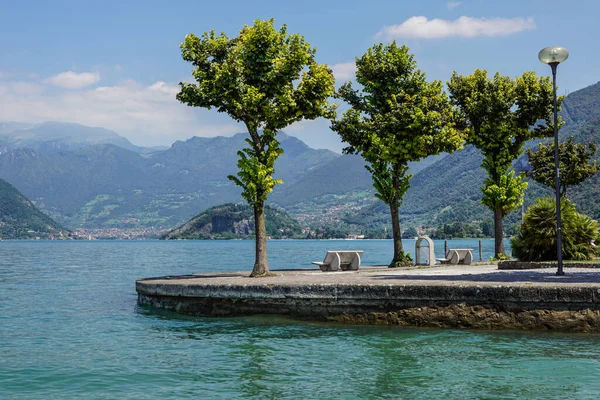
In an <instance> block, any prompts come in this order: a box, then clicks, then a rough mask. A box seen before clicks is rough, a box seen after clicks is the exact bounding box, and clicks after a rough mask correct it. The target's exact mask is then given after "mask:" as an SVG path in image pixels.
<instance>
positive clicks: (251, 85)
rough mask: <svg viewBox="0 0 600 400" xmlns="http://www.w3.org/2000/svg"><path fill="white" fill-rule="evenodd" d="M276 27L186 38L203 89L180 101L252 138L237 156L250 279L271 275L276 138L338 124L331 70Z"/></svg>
mask: <svg viewBox="0 0 600 400" xmlns="http://www.w3.org/2000/svg"><path fill="white" fill-rule="evenodd" d="M273 25H274V20H273V19H271V20H269V21H261V20H256V21H254V25H253V26H244V28H243V29H242V30H241V31H240V34H239V35H238V36H237V37H235V38H232V39H230V38H229V37H227V36H226V35H225V34H224V33H221V34H220V35H216V34H215V31H214V30H212V31H210V32H205V33H204V34H202V36H201V37H197V36H195V35H193V34H188V35H187V36H186V37H185V41H184V42H183V43H182V44H181V52H182V56H183V59H184V60H186V61H189V62H190V63H192V65H193V66H194V69H193V71H192V75H193V77H194V79H195V80H196V82H197V83H195V84H192V83H180V86H181V91H180V92H179V94H178V95H177V99H178V100H179V101H181V102H183V103H185V104H187V105H189V106H194V107H204V108H208V109H211V108H213V107H215V108H216V109H217V111H219V112H224V113H227V114H228V115H229V116H230V117H231V118H233V119H234V120H235V121H237V122H242V123H244V125H245V126H246V128H247V130H248V134H249V135H250V138H248V139H246V142H247V143H248V147H247V148H245V149H243V150H242V151H240V152H239V153H238V155H239V161H238V168H239V173H238V176H237V177H235V176H230V177H229V178H230V179H231V180H233V181H234V182H235V183H236V184H237V185H238V186H240V187H241V188H242V189H243V192H242V196H243V197H244V199H246V201H247V202H248V203H249V204H250V205H251V206H252V207H253V209H254V214H255V221H256V231H255V233H256V260H255V263H254V269H253V271H252V276H261V275H266V274H268V273H269V266H268V262H267V246H266V228H265V218H264V203H265V200H266V199H267V195H268V194H269V193H271V191H272V190H273V187H274V186H275V185H277V184H278V183H282V182H281V180H278V179H274V178H273V172H274V164H275V161H276V160H277V157H278V156H279V155H280V154H281V153H282V149H281V148H280V147H279V142H278V140H277V139H276V135H277V132H278V131H279V130H281V129H283V128H285V127H286V126H288V125H290V124H292V123H294V122H298V121H301V120H304V119H308V120H311V119H315V118H318V117H326V118H329V119H331V118H334V117H335V107H334V106H332V105H330V104H329V101H328V99H329V97H330V96H332V95H333V92H334V78H333V74H332V72H331V70H330V69H329V68H328V67H327V65H324V64H318V63H317V62H316V61H315V52H316V50H315V49H314V48H312V47H311V46H310V45H309V44H308V43H307V42H306V41H305V39H304V37H303V36H301V35H298V34H291V35H288V33H287V28H286V26H285V25H283V26H282V27H281V29H279V30H276V29H275V27H274V26H273Z"/></svg>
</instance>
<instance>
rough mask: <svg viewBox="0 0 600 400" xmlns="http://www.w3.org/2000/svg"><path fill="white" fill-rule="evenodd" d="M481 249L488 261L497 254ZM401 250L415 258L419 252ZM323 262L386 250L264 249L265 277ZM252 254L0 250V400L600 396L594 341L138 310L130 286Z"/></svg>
mask: <svg viewBox="0 0 600 400" xmlns="http://www.w3.org/2000/svg"><path fill="white" fill-rule="evenodd" d="M483 244H484V258H489V256H490V255H491V252H492V250H491V249H493V241H491V240H486V241H484V242H483ZM405 246H406V248H407V249H409V250H413V251H414V241H405ZM449 247H450V248H459V247H460V248H463V247H471V248H474V249H477V241H449ZM327 249H361V250H364V251H365V254H364V258H363V263H364V264H385V263H387V262H389V259H390V254H391V251H392V242H391V241H385V240H374V241H344V240H341V241H270V242H269V243H268V250H269V261H270V266H271V268H272V269H277V268H299V267H310V261H315V260H319V259H322V258H323V255H324V254H325V251H326V250H327ZM485 249H487V250H485ZM253 251H254V243H253V242H251V241H198V242H192V241H187V242H184V241H177V242H158V241H147V242H142V241H139V242H136V241H130V242H127V241H114V242H113V241H105V242H103V241H96V242H94V241H92V242H20V241H15V242H13V241H5V242H0V398H2V399H21V398H23V399H25V398H29V399H70V398H77V399H81V398H85V399H143V398H149V399H150V398H151V399H154V398H169V399H171V398H178V399H179V398H203V399H204V398H206V399H231V398H261V399H262V398H273V399H277V398H297V399H313V398H331V399H337V398H343V399H363V398H369V399H372V398H390V399H397V398H403V399H407V398H429V399H437V398H444V399H465V398H499V399H500V398H501V399H507V398H519V399H520V398H544V399H596V398H598V397H599V396H600V336H598V335H583V334H557V333H554V334H551V333H522V332H482V331H478V332H473V331H458V330H434V329H416V328H400V327H369V326H345V325H332V324H323V323H311V322H304V321H296V320H292V319H287V318H282V317H248V318H227V319H221V318H197V317H185V316H178V315H176V314H173V313H168V312H164V311H160V310H152V309H148V308H142V307H138V306H137V303H136V300H137V298H136V293H135V280H136V279H140V278H143V277H152V276H160V275H167V274H187V273H193V272H208V271H230V270H243V269H250V267H251V265H252V263H253V260H254V255H253ZM436 252H437V253H438V254H437V255H438V257H441V255H442V254H441V253H443V242H436ZM475 253H476V252H475ZM475 259H478V255H476V256H475Z"/></svg>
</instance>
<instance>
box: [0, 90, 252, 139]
mask: <svg viewBox="0 0 600 400" xmlns="http://www.w3.org/2000/svg"><path fill="white" fill-rule="evenodd" d="M177 92H178V87H177V86H174V85H170V84H168V83H166V82H161V81H159V82H156V83H154V84H151V85H142V84H140V83H138V82H136V81H133V80H127V81H123V82H120V83H119V84H117V85H114V86H101V87H97V88H86V89H82V90H77V91H73V90H65V89H57V90H44V86H43V85H39V84H36V83H31V82H0V121H21V122H33V123H36V122H43V121H64V122H75V123H80V124H84V125H89V126H101V127H104V128H108V129H112V130H115V131H116V132H118V133H120V134H122V135H123V136H126V137H128V138H130V139H131V140H132V142H133V143H136V144H143V145H158V144H162V145H166V144H171V143H173V142H174V141H175V140H178V139H187V138H190V137H192V136H219V135H232V134H234V133H237V132H242V131H244V129H243V127H242V126H240V125H238V124H236V123H235V122H233V121H232V120H231V119H230V118H228V117H227V116H226V115H224V114H221V113H217V112H215V110H214V109H213V110H210V111H209V110H204V109H200V108H196V107H188V106H186V105H183V104H181V103H180V102H178V101H177V100H176V99H175V94H176V93H177Z"/></svg>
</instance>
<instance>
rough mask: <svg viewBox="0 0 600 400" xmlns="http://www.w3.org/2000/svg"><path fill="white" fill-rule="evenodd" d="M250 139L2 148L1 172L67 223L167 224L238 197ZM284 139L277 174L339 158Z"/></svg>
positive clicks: (298, 174)
mask: <svg viewBox="0 0 600 400" xmlns="http://www.w3.org/2000/svg"><path fill="white" fill-rule="evenodd" d="M244 138H245V135H243V134H238V135H235V136H233V137H216V138H198V137H194V138H191V139H189V140H186V141H178V142H176V143H174V144H173V146H171V148H169V149H167V150H164V151H158V152H155V153H152V154H140V153H139V152H135V151H131V150H127V149H125V148H123V147H120V146H116V145H113V144H95V145H88V146H84V147H76V148H70V149H68V150H60V151H52V152H47V151H37V150H34V149H31V148H17V149H8V150H7V151H5V152H3V153H2V154H0V177H3V178H5V179H6V180H8V181H9V182H11V183H13V184H14V185H15V186H16V187H17V188H18V189H19V190H21V191H22V192H23V193H24V194H25V195H26V196H28V197H29V198H30V199H32V201H34V203H35V204H36V205H37V206H38V207H39V208H40V209H41V210H43V211H44V212H46V213H47V214H48V215H50V216H51V217H53V218H54V219H56V220H57V221H59V222H60V223H62V224H64V225H66V226H70V227H73V228H79V227H87V228H99V227H103V228H137V227H152V226H154V227H163V228H166V227H172V226H174V225H176V224H178V223H181V222H183V221H185V220H186V219H188V218H190V217H191V216H192V215H194V214H196V213H197V212H198V211H200V210H204V209H206V208H208V207H211V206H214V205H217V204H222V203H223V202H235V201H239V200H240V193H241V191H240V189H239V188H238V187H237V186H235V185H234V184H233V183H232V182H231V181H229V180H228V179H227V176H228V175H232V174H236V173H237V166H236V164H237V151H238V150H239V149H241V148H242V147H243V146H244V145H245V142H244ZM280 140H281V143H282V147H283V148H284V150H285V152H286V153H285V154H284V155H282V156H281V157H280V159H279V160H278V161H277V163H276V169H277V172H276V176H277V177H281V178H283V179H284V181H285V182H286V184H290V185H291V184H293V182H296V181H298V180H299V179H300V178H302V177H303V176H304V175H305V174H307V173H308V172H310V171H311V170H312V169H314V168H318V167H320V166H322V165H325V164H327V163H328V162H330V161H332V160H334V159H336V158H338V157H340V156H339V154H336V153H334V152H331V151H328V150H314V149H311V148H309V147H308V146H306V145H305V144H304V143H303V142H301V141H300V140H298V139H296V138H293V137H291V136H287V135H285V134H281V135H280ZM0 150H1V146H0ZM0 152H1V151H0Z"/></svg>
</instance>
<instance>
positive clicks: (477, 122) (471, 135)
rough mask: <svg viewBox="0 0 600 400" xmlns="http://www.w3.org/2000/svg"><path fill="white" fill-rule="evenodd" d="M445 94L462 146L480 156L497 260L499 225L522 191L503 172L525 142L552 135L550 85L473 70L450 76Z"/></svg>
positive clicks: (523, 185)
mask: <svg viewBox="0 0 600 400" xmlns="http://www.w3.org/2000/svg"><path fill="white" fill-rule="evenodd" d="M448 90H449V92H450V100H451V102H452V103H453V104H454V105H455V106H456V107H457V111H458V116H459V118H458V121H459V126H460V127H461V128H462V129H463V130H464V133H465V136H466V141H467V143H469V144H472V145H474V146H475V147H477V148H478V149H479V150H481V153H482V155H483V161H482V164H481V166H482V167H483V168H484V169H485V170H486V171H487V173H488V178H487V179H486V180H485V181H484V187H482V188H481V190H482V192H483V198H482V203H483V204H484V205H486V206H487V207H489V208H490V209H491V210H493V212H494V231H495V234H494V236H495V257H502V256H504V255H505V254H504V242H503V240H502V239H503V229H502V219H503V218H504V217H505V216H506V214H508V213H509V212H510V211H512V210H514V209H516V208H517V207H518V206H519V205H520V204H522V201H523V200H522V199H523V193H524V190H525V188H526V187H527V184H526V183H525V182H523V181H522V179H523V178H522V177H521V176H516V177H515V176H514V174H513V172H509V171H510V169H511V166H512V163H513V161H514V160H515V159H516V158H517V157H518V156H519V155H520V154H521V153H522V151H523V145H524V144H525V142H526V141H528V140H530V139H533V138H540V137H549V136H552V134H553V131H554V130H553V129H554V128H553V118H552V117H553V97H554V96H553V94H554V91H553V87H552V83H551V81H550V78H548V77H540V78H538V77H537V76H536V74H535V73H534V72H525V73H524V74H523V75H522V76H520V77H517V78H515V79H512V78H510V77H508V76H501V75H500V74H499V73H496V74H495V75H494V76H493V77H492V78H489V77H488V76H487V71H485V70H480V69H477V70H475V72H473V74H472V75H467V76H464V75H458V74H457V73H456V72H454V73H453V74H452V77H451V78H450V81H449V82H448ZM560 101H562V98H560V99H559V102H560ZM540 120H543V121H544V122H545V123H539V121H540Z"/></svg>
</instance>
